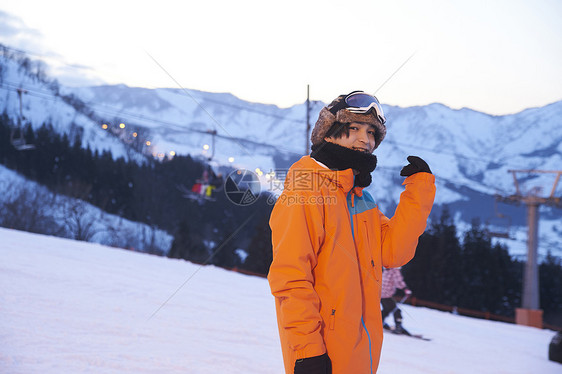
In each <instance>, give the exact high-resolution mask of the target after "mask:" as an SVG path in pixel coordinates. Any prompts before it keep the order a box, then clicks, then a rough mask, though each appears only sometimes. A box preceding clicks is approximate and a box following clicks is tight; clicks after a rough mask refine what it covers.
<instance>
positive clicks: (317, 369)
mask: <svg viewBox="0 0 562 374" xmlns="http://www.w3.org/2000/svg"><path fill="white" fill-rule="evenodd" d="M295 374H332V361H330V357H328V354H327V353H324V354H323V355H322V356H314V357H308V358H303V359H301V360H297V361H296V362H295Z"/></svg>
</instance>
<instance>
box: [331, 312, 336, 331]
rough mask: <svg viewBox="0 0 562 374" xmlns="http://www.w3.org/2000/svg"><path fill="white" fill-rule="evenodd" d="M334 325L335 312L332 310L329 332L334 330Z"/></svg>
mask: <svg viewBox="0 0 562 374" xmlns="http://www.w3.org/2000/svg"><path fill="white" fill-rule="evenodd" d="M335 324H336V310H335V309H332V314H330V330H333V329H334V326H335Z"/></svg>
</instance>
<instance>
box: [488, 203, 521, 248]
mask: <svg viewBox="0 0 562 374" xmlns="http://www.w3.org/2000/svg"><path fill="white" fill-rule="evenodd" d="M490 225H494V226H504V227H506V229H505V230H504V231H491V230H490ZM510 229H511V218H510V217H509V216H507V215H505V214H503V213H500V212H499V210H498V200H497V199H495V200H494V215H493V216H491V217H489V218H488V219H487V220H486V232H487V233H488V235H489V236H490V237H492V238H503V239H514V238H513V237H512V236H511V234H510Z"/></svg>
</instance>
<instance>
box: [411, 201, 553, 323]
mask: <svg viewBox="0 0 562 374" xmlns="http://www.w3.org/2000/svg"><path fill="white" fill-rule="evenodd" d="M524 265H525V263H524V262H523V261H519V260H517V259H515V258H513V257H511V256H510V255H509V252H508V250H507V248H506V247H505V246H503V245H501V244H498V243H496V244H494V243H493V242H492V238H491V237H490V235H489V233H488V231H487V230H486V229H485V227H483V226H482V225H481V224H480V223H479V221H478V220H474V221H473V223H472V227H471V228H470V229H469V230H468V231H466V232H464V233H462V234H460V235H459V233H458V231H457V228H456V226H455V224H454V222H453V220H452V218H451V215H450V213H449V211H448V210H447V209H444V210H443V212H442V214H441V217H440V218H439V219H438V220H434V222H433V223H432V224H431V225H430V227H429V228H428V230H426V232H425V233H424V234H423V235H422V236H421V237H420V240H419V243H418V247H417V249H416V255H415V257H414V258H413V260H411V261H410V262H409V263H408V264H407V265H405V266H404V267H403V268H402V274H403V276H404V280H405V281H406V283H407V284H408V286H409V287H410V288H411V289H412V291H413V293H414V295H415V296H416V297H418V298H420V299H423V300H427V301H433V302H436V303H440V304H445V305H449V306H457V307H459V308H466V309H472V310H477V311H481V312H490V313H492V314H497V315H502V316H507V317H514V315H515V308H519V307H521V298H522V288H523V271H524ZM539 286H540V290H539V292H540V308H541V309H543V311H544V320H545V321H546V322H548V323H552V324H557V325H559V326H562V264H561V261H560V259H559V258H558V257H555V256H553V255H552V254H551V253H548V254H547V256H546V257H545V258H544V260H543V261H542V262H541V263H540V264H539Z"/></svg>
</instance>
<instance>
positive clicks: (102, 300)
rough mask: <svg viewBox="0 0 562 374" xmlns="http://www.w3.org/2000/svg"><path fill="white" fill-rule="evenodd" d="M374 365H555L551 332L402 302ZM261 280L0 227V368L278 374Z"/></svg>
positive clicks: (403, 369)
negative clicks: (400, 319) (401, 330)
mask: <svg viewBox="0 0 562 374" xmlns="http://www.w3.org/2000/svg"><path fill="white" fill-rule="evenodd" d="M404 314H405V325H406V326H407V327H408V328H409V329H411V330H412V331H417V332H422V333H424V334H426V335H427V336H430V337H431V338H433V340H432V341H430V342H425V341H420V340H415V339H411V338H407V337H403V336H393V335H385V340H384V345H383V352H382V360H381V365H380V370H379V373H398V374H399V373H408V374H409V373H428V374H429V373H435V374H442V373H455V374H457V373H458V374H462V373H471V374H472V373H494V374H496V373H510V374H517V373H525V374H531V373H542V374H548V373H559V372H560V370H561V365H560V364H558V363H553V362H550V361H548V359H547V352H548V344H549V342H550V340H551V339H552V337H553V336H554V332H553V331H548V330H539V329H535V328H531V327H524V326H516V325H510V324H506V323H500V322H490V321H483V320H477V319H471V318H467V317H461V316H455V315H452V314H449V313H444V312H438V311H433V310H429V309H425V308H414V307H410V306H404ZM282 370H283V365H282V362H281V350H280V347H279V342H278V337H277V326H276V322H275V311H274V301H273V297H272V296H271V294H270V292H269V287H268V284H267V281H266V280H265V279H262V278H256V277H250V276H245V275H240V274H237V273H232V272H228V271H225V270H222V269H219V268H215V267H212V266H199V265H194V264H191V263H189V262H185V261H181V260H171V259H167V258H163V257H156V256H149V255H145V254H140V253H135V252H129V251H125V250H119V249H114V248H109V247H104V246H102V245H99V244H92V243H84V242H75V241H71V240H67V239H60V238H54V237H47V236H40V235H35V234H29V233H24V232H19V231H14V230H8V229H4V228H0V372H1V373H7V374H20V373H21V374H24V373H25V374H28V373H42V374H51V373H52V374H55V373H57V374H58V373H108V374H112V373H115V374H117V373H170V374H171V373H178V374H179V373H190V374H197V373H233V374H236V373H244V374H249V373H256V374H257V373H260V374H265V373H281V372H282Z"/></svg>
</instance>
